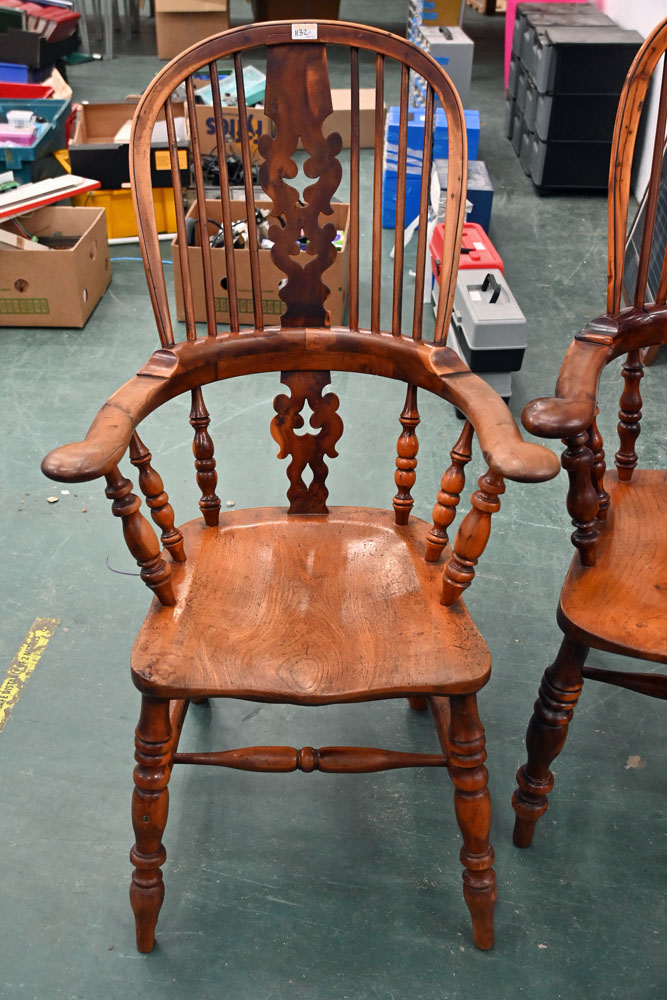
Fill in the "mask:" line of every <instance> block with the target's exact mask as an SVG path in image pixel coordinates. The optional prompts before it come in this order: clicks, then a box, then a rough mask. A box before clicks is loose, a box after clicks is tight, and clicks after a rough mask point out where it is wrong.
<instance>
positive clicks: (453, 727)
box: [432, 694, 497, 949]
mask: <svg viewBox="0 0 667 1000" xmlns="http://www.w3.org/2000/svg"><path fill="white" fill-rule="evenodd" d="M439 700H440V699H435V698H434V699H432V703H437V702H438V701H439ZM449 702H450V710H451V719H450V723H449V732H448V733H446V734H445V735H444V740H445V741H446V743H447V745H448V747H449V774H450V777H451V779H452V782H453V784H454V805H455V807H456V818H457V820H458V823H459V827H460V829H461V834H462V835H463V847H462V848H461V863H462V864H463V867H464V869H465V870H464V872H463V897H464V899H465V901H466V904H467V906H468V909H469V910H470V916H471V917H472V929H473V935H474V938H475V944H476V945H477V947H478V948H483V949H488V948H492V947H493V910H494V907H495V905H496V895H497V893H496V875H495V872H494V870H493V868H492V865H493V848H492V847H491V845H490V843H489V830H490V829H491V797H490V795H489V789H488V787H487V780H488V772H487V770H486V768H485V767H484V761H485V760H486V745H485V740H484V728H483V726H482V723H481V722H480V719H479V715H478V713H477V698H476V696H475V695H474V694H468V695H452V696H451V697H450V698H449ZM436 707H437V705H434V711H433V717H434V719H435V722H436V726H438V729H440V726H441V724H442V722H441V718H439V716H440V713H439V712H438V711H436ZM439 735H440V739H441V742H443V736H442V735H441V734H440V732H439Z"/></svg>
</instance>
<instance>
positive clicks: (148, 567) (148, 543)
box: [105, 466, 176, 606]
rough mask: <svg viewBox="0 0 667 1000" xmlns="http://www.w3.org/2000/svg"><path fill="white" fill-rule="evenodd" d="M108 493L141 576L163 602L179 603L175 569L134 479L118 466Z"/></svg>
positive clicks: (109, 479)
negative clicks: (165, 556)
mask: <svg viewBox="0 0 667 1000" xmlns="http://www.w3.org/2000/svg"><path fill="white" fill-rule="evenodd" d="M105 479H106V482H107V488H106V490H105V493H106V495H107V497H108V498H109V500H111V501H112V507H111V510H112V513H113V514H114V515H115V516H116V517H120V518H121V521H122V525H123V535H124V537H125V544H126V545H127V547H128V549H129V550H130V552H131V553H132V555H133V556H134V558H135V559H136V560H137V565H138V566H139V569H140V571H141V573H140V575H141V579H142V580H143V581H144V583H145V584H146V586H147V587H150V589H151V590H153V591H154V592H155V594H156V596H157V597H158V599H159V601H160V603H161V604H165V605H169V606H173V605H174V604H175V603H176V598H175V597H174V590H173V587H172V582H171V570H170V569H169V566H168V565H167V563H166V562H165V561H164V559H162V557H161V555H160V543H159V541H158V538H157V535H156V534H155V532H154V531H153V529H152V528H151V526H150V524H149V523H148V521H147V520H146V518H145V517H144V516H143V514H142V513H141V512H140V510H139V508H140V506H141V501H140V500H139V497H137V496H135V495H134V493H133V492H132V483H131V482H130V480H129V479H126V478H125V476H123V475H122V473H121V471H120V469H119V468H118V467H117V466H116V467H115V468H113V469H112V470H111V472H109V473H107V475H106V476H105Z"/></svg>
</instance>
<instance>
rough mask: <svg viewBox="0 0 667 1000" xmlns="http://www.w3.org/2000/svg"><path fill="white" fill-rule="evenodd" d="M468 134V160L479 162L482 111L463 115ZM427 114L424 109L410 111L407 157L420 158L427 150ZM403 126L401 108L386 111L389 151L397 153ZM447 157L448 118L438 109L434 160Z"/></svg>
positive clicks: (386, 144)
mask: <svg viewBox="0 0 667 1000" xmlns="http://www.w3.org/2000/svg"><path fill="white" fill-rule="evenodd" d="M463 113H464V115H465V122H466V132H467V133H468V156H469V157H470V159H471V160H476V159H477V150H478V148H479V129H480V123H479V111H464V112H463ZM425 120H426V111H425V110H424V108H409V109H408V155H415V156H419V157H420V158H421V155H422V150H423V148H424V124H425ZM399 124H400V108H397V107H392V108H389V109H388V111H387V122H386V126H385V146H386V148H387V149H388V150H389V151H390V152H393V151H397V150H398V129H399ZM447 154H448V142H447V116H446V115H445V112H444V109H443V108H436V109H435V132H434V135H433V157H434V159H446V157H447Z"/></svg>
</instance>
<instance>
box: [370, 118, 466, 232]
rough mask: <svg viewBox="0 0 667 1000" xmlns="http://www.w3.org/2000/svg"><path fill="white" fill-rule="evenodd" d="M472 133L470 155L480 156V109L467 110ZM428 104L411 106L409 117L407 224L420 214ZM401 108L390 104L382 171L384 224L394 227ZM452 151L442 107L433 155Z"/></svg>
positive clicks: (437, 122) (436, 128)
mask: <svg viewBox="0 0 667 1000" xmlns="http://www.w3.org/2000/svg"><path fill="white" fill-rule="evenodd" d="M464 115H465V122H466V131H467V133H468V156H469V158H470V159H471V160H476V159H477V150H478V148H479V130H480V123H479V111H465V112H464ZM425 119H426V112H425V110H424V108H410V110H409V119H408V154H407V175H406V191H405V224H406V225H407V224H408V223H409V222H411V221H412V220H413V219H414V218H415V217H416V216H417V215H418V214H419V195H420V191H421V171H422V157H423V149H424V126H425ZM399 121H400V109H399V108H396V107H394V108H389V111H388V112H387V123H386V128H385V149H384V163H383V174H382V226H383V228H384V229H393V228H394V226H395V225H396V185H397V180H398V172H397V171H398V131H399ZM448 152H449V141H448V133H447V118H446V115H445V112H444V110H443V109H442V108H438V109H436V112H435V132H434V135H433V159H434V160H436V159H437V160H442V159H446V158H447V155H448Z"/></svg>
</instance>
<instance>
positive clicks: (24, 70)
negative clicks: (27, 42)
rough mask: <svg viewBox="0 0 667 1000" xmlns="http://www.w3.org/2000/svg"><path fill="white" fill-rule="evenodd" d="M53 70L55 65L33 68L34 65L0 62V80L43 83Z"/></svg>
mask: <svg viewBox="0 0 667 1000" xmlns="http://www.w3.org/2000/svg"><path fill="white" fill-rule="evenodd" d="M52 71H53V66H42V68H41V69H33V67H32V66H24V65H23V64H22V63H8V62H0V80H2V81H3V83H41V82H42V80H46V78H47V76H50V75H51V72H52Z"/></svg>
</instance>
